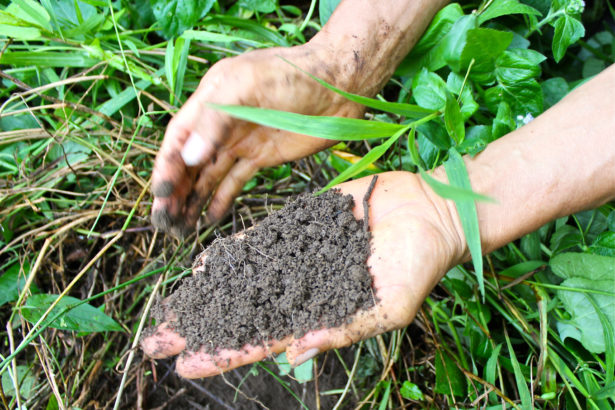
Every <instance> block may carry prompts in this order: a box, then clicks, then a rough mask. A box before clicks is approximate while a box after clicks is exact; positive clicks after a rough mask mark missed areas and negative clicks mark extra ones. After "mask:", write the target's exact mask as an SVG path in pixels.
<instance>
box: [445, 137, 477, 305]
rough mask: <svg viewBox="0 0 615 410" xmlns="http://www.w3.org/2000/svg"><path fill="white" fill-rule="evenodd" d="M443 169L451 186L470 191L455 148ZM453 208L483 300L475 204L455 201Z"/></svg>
mask: <svg viewBox="0 0 615 410" xmlns="http://www.w3.org/2000/svg"><path fill="white" fill-rule="evenodd" d="M444 169H445V170H446V175H447V176H448V180H449V182H450V183H451V185H453V186H456V187H459V188H463V189H466V190H470V191H471V190H472V185H471V184H470V177H469V176H468V170H467V169H466V165H465V163H464V162H463V159H462V158H461V155H459V153H458V152H457V150H456V149H455V148H451V149H450V150H449V159H448V160H447V161H446V162H445V163H444ZM455 206H456V207H457V212H458V213H459V219H460V220H461V226H462V227H463V233H464V235H465V237H466V242H467V243H468V249H469V250H470V254H471V255H472V263H473V264H474V271H475V272H476V278H477V280H478V288H479V290H480V293H481V295H482V297H483V300H484V298H485V279H484V277H483V254H482V251H481V244H480V232H479V230H478V214H477V213H476V203H475V202H474V200H467V199H464V200H455Z"/></svg>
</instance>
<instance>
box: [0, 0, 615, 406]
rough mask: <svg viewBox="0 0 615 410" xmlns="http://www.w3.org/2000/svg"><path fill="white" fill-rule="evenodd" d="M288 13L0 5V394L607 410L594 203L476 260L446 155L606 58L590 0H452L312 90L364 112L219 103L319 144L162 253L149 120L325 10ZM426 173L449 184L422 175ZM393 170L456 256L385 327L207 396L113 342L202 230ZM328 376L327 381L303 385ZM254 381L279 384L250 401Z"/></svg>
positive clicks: (606, 317) (611, 304)
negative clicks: (393, 43)
mask: <svg viewBox="0 0 615 410" xmlns="http://www.w3.org/2000/svg"><path fill="white" fill-rule="evenodd" d="M280 3H285V2H280ZM294 3H295V4H298V5H299V6H297V5H288V4H279V2H277V1H275V0H259V1H256V0H240V1H238V2H228V1H222V0H219V1H216V0H207V1H200V2H199V1H185V2H184V1H178V0H137V1H132V2H129V1H123V0H116V1H111V0H108V1H102V0H55V1H51V0H40V2H39V1H34V0H0V9H1V10H0V80H1V81H2V86H1V87H0V231H1V234H2V235H1V236H0V273H1V276H0V317H1V318H2V319H3V323H4V325H5V326H4V327H3V329H2V331H1V333H2V339H1V340H2V341H3V343H2V346H1V347H0V355H1V356H0V359H1V364H0V374H1V378H2V384H1V388H0V399H1V400H2V404H3V405H4V406H5V407H6V408H17V407H18V408H46V409H57V408H111V407H115V408H118V407H124V408H146V407H147V408H149V407H152V408H153V407H156V406H160V407H159V408H163V407H164V406H167V407H170V408H173V407H182V406H183V407H188V406H191V407H194V408H199V406H200V407H201V408H204V407H207V406H209V405H210V404H211V406H220V407H221V408H233V407H234V406H235V405H236V403H237V402H236V401H235V400H241V399H244V400H246V403H249V404H250V405H254V406H257V405H258V403H261V404H264V405H266V406H274V407H275V406H276V405H277V406H280V405H282V406H284V408H290V407H309V408H319V407H323V408H329V407H333V406H335V408H353V407H359V408H376V407H377V408H379V409H385V408H405V407H423V408H442V407H456V408H478V407H480V408H534V407H535V408H571V409H586V408H591V409H609V408H613V407H614V406H615V336H614V333H615V332H614V328H615V208H614V206H613V204H607V205H604V206H602V207H600V208H598V209H594V210H591V211H586V212H581V213H579V214H576V215H572V216H570V217H565V218H561V219H558V220H557V221H554V222H551V223H549V224H547V225H546V226H544V227H542V228H540V229H539V230H538V231H536V232H533V233H531V234H528V235H526V236H524V237H523V238H521V239H520V240H517V241H515V242H512V243H510V244H508V245H506V246H504V247H503V248H501V249H499V250H497V251H495V252H493V253H492V254H489V255H485V256H484V257H481V256H480V242H479V241H478V225H477V220H476V211H475V205H474V203H475V202H474V201H475V200H485V199H486V198H483V197H480V196H479V195H477V194H474V193H473V192H472V190H471V186H470V185H469V181H468V180H467V174H466V173H465V168H464V166H463V162H462V161H461V160H460V158H461V156H460V155H462V154H467V155H476V154H477V153H479V152H480V151H481V150H483V149H484V148H485V147H486V146H487V145H488V144H489V143H490V142H491V141H494V140H495V139H498V138H500V137H502V136H503V135H505V134H506V133H508V132H510V131H512V130H514V129H516V128H518V127H520V126H522V125H523V124H524V123H526V122H528V121H531V119H532V118H533V117H535V116H537V115H539V114H540V113H541V112H542V111H544V110H545V109H547V108H548V107H550V106H552V105H553V104H555V103H556V102H557V101H558V100H560V99H561V98H562V97H563V96H564V95H566V93H567V92H568V91H570V90H571V89H573V88H574V87H576V86H577V85H579V84H580V83H582V82H583V81H585V80H586V79H588V78H590V77H591V76H593V75H595V74H596V73H598V72H599V71H600V70H602V69H603V68H605V67H606V66H607V65H609V64H612V63H613V62H615V23H614V19H615V10H614V9H613V7H612V5H611V4H610V3H609V2H608V1H605V0H602V1H599V0H597V1H594V2H591V3H590V2H588V3H587V4H585V3H583V1H580V0H553V1H549V0H485V1H482V2H476V1H464V2H462V3H461V4H457V3H453V4H451V5H449V6H447V7H446V8H444V9H443V10H442V11H440V12H439V13H438V15H437V16H436V17H435V19H434V21H433V22H432V23H431V25H430V27H429V28H428V29H427V31H426V33H425V34H424V35H423V37H422V39H421V40H420V41H419V43H418V44H417V45H416V46H415V47H414V49H413V51H412V52H411V53H410V55H409V56H408V57H407V59H406V60H405V61H404V62H403V63H402V65H401V66H400V67H399V68H398V70H397V72H396V74H395V76H394V77H393V79H391V81H390V83H389V84H388V85H387V86H386V87H385V89H384V90H383V92H382V94H381V95H379V96H378V97H377V98H375V99H367V98H363V97H360V96H354V95H350V94H345V93H343V92H342V91H340V90H335V91H336V92H340V93H342V94H343V95H345V96H346V97H347V98H350V99H354V100H356V101H358V102H361V103H363V104H365V105H366V106H368V107H370V109H369V112H368V114H367V116H366V118H365V119H363V120H346V119H339V118H322V117H305V116H300V117H297V115H293V114H289V113H286V114H284V113H279V112H270V111H267V110H258V109H254V108H250V107H231V106H219V107H218V109H220V110H224V111H226V112H228V113H230V114H232V115H235V116H237V117H240V118H244V119H248V120H251V121H255V122H259V123H262V124H266V125H271V126H275V127H278V128H286V129H292V130H294V131H297V132H301V133H305V134H310V135H315V136H319V137H326V138H332V139H337V140H340V142H339V144H338V145H336V146H335V147H334V148H333V149H331V150H329V151H326V152H323V153H320V154H318V155H315V156H313V157H311V158H307V159H305V160H302V161H298V162H297V163H294V164H286V165H282V166H279V167H276V168H269V169H265V170H262V171H261V172H259V174H258V175H257V176H255V177H254V178H253V179H252V180H250V181H249V182H248V183H247V185H246V186H245V187H244V191H243V193H242V195H241V196H240V197H239V198H238V199H237V200H236V201H235V204H234V206H233V209H232V212H231V214H230V216H229V217H228V218H227V219H226V220H224V221H223V222H222V223H221V224H220V226H219V227H218V228H216V229H215V228H213V227H208V228H203V227H201V229H199V230H198V231H197V233H195V234H192V235H191V236H189V237H187V238H186V239H185V240H183V241H178V240H175V239H173V238H170V237H168V236H165V235H163V234H161V233H159V232H157V231H155V230H154V229H153V227H152V226H151V223H150V220H149V214H150V206H151V201H152V197H151V193H150V191H149V184H150V175H151V170H152V164H153V159H154V156H155V154H156V151H157V149H158V146H159V144H160V142H161V139H162V135H163V132H164V128H165V124H166V123H167V122H168V120H169V118H170V117H171V116H172V115H173V113H174V112H176V111H177V108H178V107H179V106H181V104H182V103H183V102H184V101H185V100H186V98H187V96H188V95H190V93H191V92H192V91H194V89H195V88H196V86H197V84H198V82H199V80H200V78H201V77H202V75H203V74H204V73H205V72H206V71H207V69H208V68H209V67H210V66H211V64H213V63H215V62H216V61H218V60H220V59H221V58H224V57H227V56H232V55H237V54H241V53H243V52H246V51H249V50H251V49H255V48H265V47H271V46H292V45H296V44H301V43H304V42H305V41H306V40H307V39H309V38H310V36H312V35H313V34H314V33H316V32H317V31H318V30H319V29H320V28H321V26H322V24H324V22H325V21H326V20H327V19H328V17H329V16H330V14H331V12H332V10H333V9H334V8H335V6H336V4H337V1H335V0H321V1H320V2H316V1H315V0H313V1H311V2H309V1H305V2H294ZM400 12H401V11H400ZM315 80H316V81H319V80H318V79H315ZM323 85H324V86H328V87H330V86H329V85H327V84H325V83H323ZM297 118H299V119H300V120H301V121H297ZM368 130H369V133H368V132H367V131H368ZM348 135H354V136H356V138H351V139H349V138H348V137H347V136H348ZM366 136H369V137H371V138H369V139H367V140H365V138H366ZM441 164H444V166H445V168H446V170H447V173H448V175H449V179H450V180H451V183H452V185H450V186H446V185H437V184H436V183H435V181H433V180H431V179H430V177H429V174H428V171H429V170H430V169H432V168H434V167H436V166H439V165H441ZM393 169H403V170H408V171H413V172H420V173H422V175H423V177H424V178H425V179H426V180H427V181H428V182H429V183H431V184H432V186H433V187H434V189H436V191H437V192H438V193H439V194H441V195H443V196H446V197H448V198H452V199H454V200H455V201H456V203H457V207H458V210H459V212H460V215H461V216H462V220H463V221H464V231H465V233H466V237H467V238H468V241H469V243H470V244H471V250H472V256H473V261H472V263H471V264H467V265H464V266H457V267H455V268H454V269H453V270H451V271H450V272H449V273H448V274H447V276H446V277H445V279H444V280H443V281H442V283H441V284H440V285H439V286H438V287H437V288H436V290H435V291H434V293H433V294H432V295H431V296H430V297H429V298H428V299H427V301H426V302H425V304H424V305H423V308H422V309H421V311H420V312H419V315H418V316H417V319H416V320H415V321H414V323H413V324H412V325H410V326H409V327H408V328H406V329H401V330H398V331H395V332H390V333H388V334H385V335H381V336H378V337H375V338H373V339H369V340H366V341H364V342H361V343H359V344H358V345H356V346H355V347H353V348H352V349H343V350H340V351H334V352H330V353H328V354H327V355H323V357H321V358H318V359H317V360H313V361H310V362H308V363H307V364H306V365H304V366H302V367H301V368H298V369H295V371H294V373H292V374H289V373H290V369H288V367H287V366H286V365H285V364H284V359H283V357H282V358H280V357H278V358H277V359H276V360H277V362H274V361H265V362H262V363H257V364H254V365H253V366H252V367H251V368H248V369H244V371H243V372H242V373H238V372H237V371H235V372H232V373H229V375H228V377H227V378H226V379H225V380H224V382H228V383H232V384H234V385H235V387H233V388H229V387H227V386H226V385H225V384H224V383H219V385H221V386H224V387H226V388H227V390H223V389H222V388H221V387H219V386H218V385H216V384H215V382H213V381H211V380H206V381H182V380H179V379H178V378H177V377H176V376H174V374H173V371H172V367H171V362H170V361H159V362H158V364H157V365H156V364H155V363H154V361H152V360H150V359H148V358H146V357H144V356H143V355H142V354H141V353H140V352H139V351H138V349H136V346H137V343H136V341H137V340H138V338H139V334H140V332H141V330H142V328H143V326H144V325H146V324H147V312H148V309H149V306H150V304H151V302H152V301H153V298H154V297H155V296H156V295H162V296H164V295H166V294H168V293H169V292H170V291H171V288H172V285H173V283H174V282H175V281H176V280H177V279H178V278H180V277H182V276H184V275H186V274H188V273H189V269H188V267H189V266H190V264H191V260H192V257H193V256H194V255H195V253H196V252H198V251H200V250H201V249H202V246H204V245H206V244H207V243H208V242H210V241H211V240H213V239H215V237H216V236H217V235H228V234H231V233H234V232H236V231H238V230H241V229H242V228H243V227H246V226H248V225H251V224H253V223H254V222H255V221H257V220H258V218H260V217H262V216H263V215H265V214H266V213H267V212H269V211H270V210H271V209H273V208H276V207H280V206H281V205H282V204H283V203H284V200H285V198H286V197H288V196H289V195H292V194H296V193H299V192H303V191H311V190H313V189H315V188H325V189H326V188H328V187H330V186H332V185H334V184H336V183H339V182H341V181H342V180H345V179H348V178H353V177H358V176H364V175H368V174H373V173H377V172H382V171H386V170H393ZM327 369H328V370H327ZM331 369H332V370H331ZM323 372H324V373H323ZM331 372H337V375H338V378H333V377H331V378H329V379H326V378H325V376H324V375H329V374H331ZM340 375H341V377H342V379H340V378H339V376H340ZM325 379H326V380H325ZM214 380H215V379H214ZM262 380H265V382H264V383H263V382H262ZM309 380H312V381H309ZM340 380H341V381H340ZM271 381H275V383H274V384H275V386H274V387H276V388H278V389H279V390H280V393H279V395H277V396H276V397H275V398H274V399H273V400H272V401H271V402H267V401H266V400H265V398H264V396H263V392H264V391H265V390H266V388H271V386H268V384H269V385H271ZM259 383H260V384H259ZM336 383H337V384H336ZM217 386H218V387H217ZM255 386H256V387H255ZM258 386H260V388H262V390H260V388H259V387H258ZM308 388H309V391H310V392H311V393H310V394H308V393H306V392H307V390H308ZM283 391H285V392H286V393H285V394H286V396H281V394H282V393H281V392H283ZM276 394H278V393H276ZM246 397H250V398H252V400H253V401H248V400H247V399H245V398H246Z"/></svg>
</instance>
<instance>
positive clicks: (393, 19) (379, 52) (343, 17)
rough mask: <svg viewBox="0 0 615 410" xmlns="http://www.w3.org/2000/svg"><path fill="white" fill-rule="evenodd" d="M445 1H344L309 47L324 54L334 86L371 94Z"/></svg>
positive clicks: (399, 60) (378, 88)
mask: <svg viewBox="0 0 615 410" xmlns="http://www.w3.org/2000/svg"><path fill="white" fill-rule="evenodd" d="M446 3H447V0H391V1H387V2H373V1H371V0H344V1H342V2H341V3H340V5H339V6H338V7H337V9H336V10H335V12H334V13H333V15H332V16H331V18H330V20H329V21H328V22H327V24H325V26H324V27H323V28H322V30H321V31H320V32H319V33H317V34H316V36H314V37H313V38H312V39H311V40H310V41H309V43H308V45H309V47H310V48H312V49H314V50H319V52H321V53H323V55H324V56H325V58H326V60H324V61H327V62H328V64H329V70H330V71H331V72H332V73H334V76H335V77H336V85H337V86H338V87H340V88H342V89H343V90H345V91H348V92H352V93H356V94H360V95H364V96H368V97H373V96H375V95H376V94H377V93H378V92H379V91H380V90H381V89H382V87H383V86H384V84H385V83H386V82H387V81H388V80H389V78H390V77H391V75H393V72H394V71H395V69H396V67H397V66H398V65H399V63H400V62H401V60H402V59H403V58H404V57H405V56H406V54H408V52H409V51H410V49H411V48H412V46H414V44H415V43H416V42H417V41H418V40H419V38H420V36H421V35H422V34H423V31H424V30H425V29H426V28H427V25H428V24H429V23H430V21H431V19H432V18H433V16H434V15H435V13H436V12H437V11H438V10H439V9H440V8H441V7H443V6H444V5H445V4H446ZM392 9H393V10H398V11H399V12H397V13H395V12H391V10H392ZM402 10H403V12H402Z"/></svg>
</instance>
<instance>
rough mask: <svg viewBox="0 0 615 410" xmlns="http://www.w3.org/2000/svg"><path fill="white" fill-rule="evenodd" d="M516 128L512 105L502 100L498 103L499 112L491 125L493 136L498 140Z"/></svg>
mask: <svg viewBox="0 0 615 410" xmlns="http://www.w3.org/2000/svg"><path fill="white" fill-rule="evenodd" d="M514 129H515V120H514V119H513V115H512V111H511V110H510V105H508V104H507V103H506V102H504V101H502V102H500V103H499V105H498V110H497V114H496V116H495V119H494V120H493V125H492V126H491V137H492V138H493V139H494V140H496V139H498V138H500V137H501V136H503V135H505V134H508V133H509V132H510V131H512V130H514Z"/></svg>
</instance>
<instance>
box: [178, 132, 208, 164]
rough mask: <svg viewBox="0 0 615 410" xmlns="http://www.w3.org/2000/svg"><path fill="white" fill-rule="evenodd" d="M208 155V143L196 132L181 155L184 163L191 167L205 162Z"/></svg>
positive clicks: (192, 134) (191, 135)
mask: <svg viewBox="0 0 615 410" xmlns="http://www.w3.org/2000/svg"><path fill="white" fill-rule="evenodd" d="M207 154H208V152H207V143H206V142H205V139H204V138H203V137H201V136H200V135H199V134H197V133H196V132H195V131H192V133H191V134H190V136H189V137H188V140H187V141H186V144H185V145H184V148H182V153H181V155H182V159H183V160H184V163H185V164H186V165H187V166H189V167H193V166H195V165H199V164H201V163H202V162H203V159H204V158H205V157H206V156H207Z"/></svg>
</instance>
